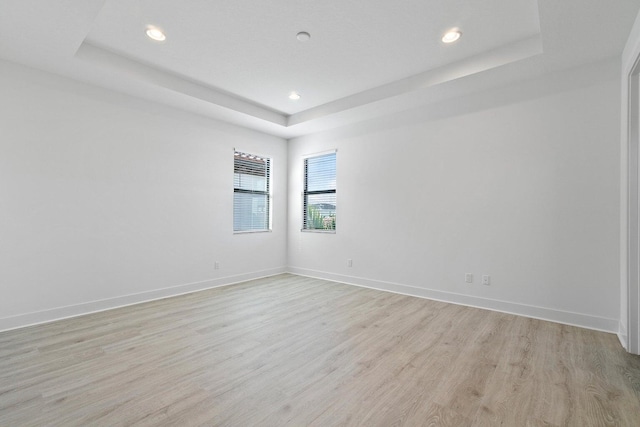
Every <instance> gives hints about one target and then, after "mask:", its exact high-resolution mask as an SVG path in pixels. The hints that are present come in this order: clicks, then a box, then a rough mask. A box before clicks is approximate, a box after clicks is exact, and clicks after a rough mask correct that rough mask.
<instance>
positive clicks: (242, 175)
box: [233, 151, 271, 232]
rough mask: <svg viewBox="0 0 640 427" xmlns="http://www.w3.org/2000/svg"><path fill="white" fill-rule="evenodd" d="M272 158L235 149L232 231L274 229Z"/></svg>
mask: <svg viewBox="0 0 640 427" xmlns="http://www.w3.org/2000/svg"><path fill="white" fill-rule="evenodd" d="M270 213H271V159H268V158H265V157H261V156H256V155H254V154H248V153H241V152H239V151H235V152H234V156H233V231H237V232H241V231H268V230H270V228H271V217H270Z"/></svg>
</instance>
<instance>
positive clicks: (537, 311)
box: [289, 267, 626, 348]
mask: <svg viewBox="0 0 640 427" xmlns="http://www.w3.org/2000/svg"><path fill="white" fill-rule="evenodd" d="M289 272H290V273H292V274H297V275H300V276H308V277H314V278H319V279H325V280H330V281H333V282H340V283H345V284H348V285H355V286H361V287H365V288H371V289H377V290H381V291H388V292H394V293H398V294H403V295H410V296H414V297H420V298H427V299H432V300H436V301H442V302H449V303H453V304H459V305H465V306H469V307H476V308H483V309H487V310H493V311H499V312H502V313H509V314H516V315H518V316H524V317H531V318H534V319H540V320H548V321H551V322H556V323H562V324H565V325H571V326H579V327H581V328H587V329H594V330H597V331H604V332H611V333H618V329H619V326H618V325H619V321H618V319H608V318H605V317H598V316H590V315H587V314H581V313H572V312H568V311H560V310H554V309H550V308H544V307H536V306H532V305H526V304H519V303H513V302H508V301H499V300H494V299H488V298H480V297H475V296H471V295H463V294H456V293H452V292H445V291H438V290H433V289H425V288H418V287H415V286H409V285H402V284H399V283H391V282H383V281H379V280H372V279H366V278H362V277H354V276H345V275H341V274H334V273H327V272H323V271H317V270H311V269H306V268H298V267H289ZM625 348H626V347H625Z"/></svg>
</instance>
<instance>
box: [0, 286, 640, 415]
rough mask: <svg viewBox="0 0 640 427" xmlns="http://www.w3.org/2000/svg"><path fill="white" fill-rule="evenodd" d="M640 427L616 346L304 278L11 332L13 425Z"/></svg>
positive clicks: (3, 347) (8, 386) (637, 377)
mask: <svg viewBox="0 0 640 427" xmlns="http://www.w3.org/2000/svg"><path fill="white" fill-rule="evenodd" d="M23 425H24V426H43V425H46V426H51V425H55V426H91V425H98V426H117V425H123V426H124V425H126V426H131V425H135V426H138V425H140V426H143V425H145V426H155V425H178V426H182V427H184V426H191V425H206V426H243V427H246V426H284V425H290V426H307V425H314V426H337V425H354V426H355V425H357V426H405V425H406V426H423V425H429V426H437V425H443V426H445V425H450V426H468V425H469V426H471V425H474V426H475V425H478V426H494V425H496V426H497V425H503V426H509V427H518V426H538V425H552V426H580V427H584V426H609V425H622V426H640V357H638V356H632V355H629V354H627V353H626V352H625V351H624V350H623V349H622V347H621V346H620V344H619V343H618V341H617V338H616V337H615V336H614V335H612V334H607V333H602V332H594V331H589V330H586V329H581V328H576V327H570V326H563V325H559V324H555V323H549V322H543V321H539V320H532V319H527V318H524V317H518V316H512V315H507V314H501V313H494V312H490V311H484V310H478V309H473V308H468V307H461V306H456V305H451V304H445V303H440V302H434V301H429V300H424V299H419V298H413V297H407V296H402V295H396V294H391V293H385V292H379V291H374V290H368V289H362V288H357V287H353V286H348V285H342V284H337V283H331V282H326V281H322V280H316V279H309V278H304V277H298V276H293V275H281V276H277V277H273V278H267V279H261V280H255V281H251V282H247V283H244V284H240V285H235V286H230V287H226V288H219V289H213V290H210V291H204V292H199V293H194V294H189V295H184V296H179V297H175V298H170V299H165V300H161V301H156V302H151V303H146V304H141V305H136V306H131V307H125V308H121V309H116V310H111V311H108V312H102V313H97V314H92V315H88V316H83V317H78V318H75V319H69V320H64V321H59V322H54V323H50V324H46V325H40V326H34V327H30V328H25V329H21V330H16V331H10V332H4V333H0V426H23Z"/></svg>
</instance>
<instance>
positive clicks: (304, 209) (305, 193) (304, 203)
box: [300, 150, 338, 234]
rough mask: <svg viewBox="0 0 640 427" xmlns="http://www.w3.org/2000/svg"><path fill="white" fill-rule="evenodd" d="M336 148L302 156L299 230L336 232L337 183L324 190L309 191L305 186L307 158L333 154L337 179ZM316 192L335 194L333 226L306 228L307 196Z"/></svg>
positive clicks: (306, 184)
mask: <svg viewBox="0 0 640 427" xmlns="http://www.w3.org/2000/svg"><path fill="white" fill-rule="evenodd" d="M337 153H338V150H330V151H324V152H320V153H314V154H309V155H306V156H303V158H302V174H303V179H302V228H301V229H300V231H302V232H305V233H324V234H335V233H336V229H337V216H338V215H337V211H338V203H337V198H338V189H337V187H338V185H337V183H336V185H335V188H332V189H325V190H312V191H309V190H307V188H308V187H309V185H308V184H309V183H308V177H309V176H308V161H309V159H314V158H319V157H325V156H330V155H333V156H334V168H335V176H334V180H337V176H338V171H337V165H338V154H337ZM318 194H335V197H336V202H335V213H334V214H333V215H334V224H333V228H328V229H324V228H307V213H308V210H307V208H308V206H309V204H308V196H313V195H318Z"/></svg>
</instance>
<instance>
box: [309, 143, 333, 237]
mask: <svg viewBox="0 0 640 427" xmlns="http://www.w3.org/2000/svg"><path fill="white" fill-rule="evenodd" d="M303 211H304V212H303V218H304V219H303V224H302V229H303V230H324V231H331V230H335V229H336V153H335V152H333V153H330V154H323V155H319V156H314V157H308V158H306V159H304V192H303Z"/></svg>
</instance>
